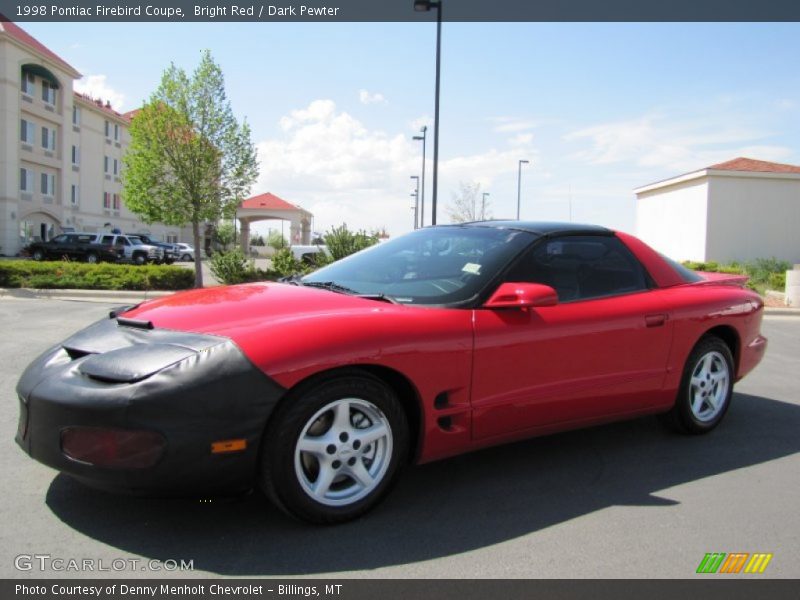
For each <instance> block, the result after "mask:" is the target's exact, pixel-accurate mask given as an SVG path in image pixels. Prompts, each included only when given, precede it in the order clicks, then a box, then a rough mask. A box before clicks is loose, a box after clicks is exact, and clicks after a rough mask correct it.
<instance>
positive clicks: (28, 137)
mask: <svg viewBox="0 0 800 600" xmlns="http://www.w3.org/2000/svg"><path fill="white" fill-rule="evenodd" d="M19 124H20V127H19V139H21V140H22V141H23V142H27V143H28V144H33V141H34V139H35V138H36V128H35V126H34V124H33V123H31V122H30V121H26V120H25V119H20V122H19Z"/></svg>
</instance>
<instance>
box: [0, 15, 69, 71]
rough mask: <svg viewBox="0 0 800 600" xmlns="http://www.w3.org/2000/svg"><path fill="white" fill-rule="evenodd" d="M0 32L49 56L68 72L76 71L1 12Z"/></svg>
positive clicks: (46, 56)
mask: <svg viewBox="0 0 800 600" xmlns="http://www.w3.org/2000/svg"><path fill="white" fill-rule="evenodd" d="M0 34H6V35H7V36H8V37H10V38H11V39H13V40H16V41H17V42H19V43H20V44H23V45H25V46H27V47H28V48H31V49H32V50H34V51H36V52H38V53H39V54H41V55H42V56H44V57H45V58H49V59H50V60H52V61H53V62H54V63H56V64H58V65H59V66H61V67H63V68H65V69H66V70H67V71H69V72H70V73H78V71H77V70H76V69H75V67H73V66H72V65H70V64H69V63H68V62H67V61H65V60H64V59H63V58H61V57H60V56H59V55H58V54H56V53H55V52H53V51H52V50H50V48H48V47H47V46H45V45H44V44H42V43H41V42H40V41H39V40H37V39H36V38H35V37H33V36H32V35H31V34H29V33H28V32H27V31H25V30H24V29H22V28H21V27H20V26H19V25H17V24H16V23H13V22H11V21H9V20H8V19H6V17H5V16H3V15H2V14H0ZM78 74H79V73H78ZM79 75H80V74H79Z"/></svg>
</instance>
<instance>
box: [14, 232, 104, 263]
mask: <svg viewBox="0 0 800 600" xmlns="http://www.w3.org/2000/svg"><path fill="white" fill-rule="evenodd" d="M96 238H97V235H96V234H93V233H62V234H61V235H57V236H56V237H54V238H53V239H52V240H49V241H47V242H33V243H31V244H29V245H27V246H26V247H25V248H23V250H22V254H23V255H25V256H30V257H31V258H33V260H61V259H69V260H80V261H86V262H89V263H96V262H100V261H103V260H107V261H111V262H113V261H116V260H117V258H118V256H119V255H118V254H117V250H116V248H114V246H113V244H109V243H107V242H101V241H99V240H97V239H96Z"/></svg>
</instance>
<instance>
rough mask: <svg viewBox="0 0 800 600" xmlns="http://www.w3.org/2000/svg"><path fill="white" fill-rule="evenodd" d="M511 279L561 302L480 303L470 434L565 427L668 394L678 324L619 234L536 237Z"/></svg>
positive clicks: (640, 407) (628, 411)
mask: <svg viewBox="0 0 800 600" xmlns="http://www.w3.org/2000/svg"><path fill="white" fill-rule="evenodd" d="M506 281H527V282H535V283H542V284H546V285H549V286H551V287H553V288H554V289H555V290H556V292H557V293H558V296H559V303H558V304H557V305H555V306H548V307H541V308H531V309H503V310H488V309H478V310H476V311H475V354H474V370H473V384H472V390H473V391H472V404H473V411H474V412H473V436H474V437H475V438H476V439H485V438H492V437H495V436H503V435H508V434H512V433H514V432H520V431H523V430H532V432H534V431H535V430H536V429H546V428H553V427H554V426H556V428H560V427H569V426H570V424H571V423H574V424H575V425H578V424H581V423H586V422H591V421H600V420H603V419H605V418H610V417H614V416H622V415H625V414H635V413H637V412H641V411H644V410H646V409H647V408H648V407H650V406H655V405H657V404H658V403H659V401H662V399H661V396H659V394H661V393H663V392H662V387H663V382H664V377H665V374H666V366H667V358H668V355H669V350H670V345H671V335H672V326H671V322H670V319H669V311H668V309H667V305H666V300H665V298H664V297H663V294H662V292H660V291H659V290H657V289H652V287H653V286H652V285H651V284H650V279H649V276H648V275H647V273H646V272H645V270H644V268H643V267H642V266H641V264H640V263H639V262H638V260H637V259H636V258H635V257H634V256H633V254H632V253H631V252H630V251H629V250H628V249H627V247H626V246H625V245H624V244H623V243H622V242H621V241H620V240H619V239H618V238H617V237H616V236H614V235H575V236H561V237H554V238H547V239H544V240H541V241H539V242H538V243H537V244H536V245H535V246H534V247H533V248H532V249H531V250H529V251H528V253H527V255H526V256H524V257H523V258H522V259H521V260H520V261H519V262H518V263H517V264H516V265H515V266H514V267H513V268H512V270H511V272H510V273H508V275H507V277H506Z"/></svg>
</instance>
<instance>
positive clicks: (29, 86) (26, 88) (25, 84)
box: [22, 71, 36, 96]
mask: <svg viewBox="0 0 800 600" xmlns="http://www.w3.org/2000/svg"><path fill="white" fill-rule="evenodd" d="M34 81H35V79H34V77H33V73H31V72H30V71H23V72H22V93H23V94H28V95H29V96H33V95H34V94H35V93H36V85H35V84H34Z"/></svg>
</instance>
